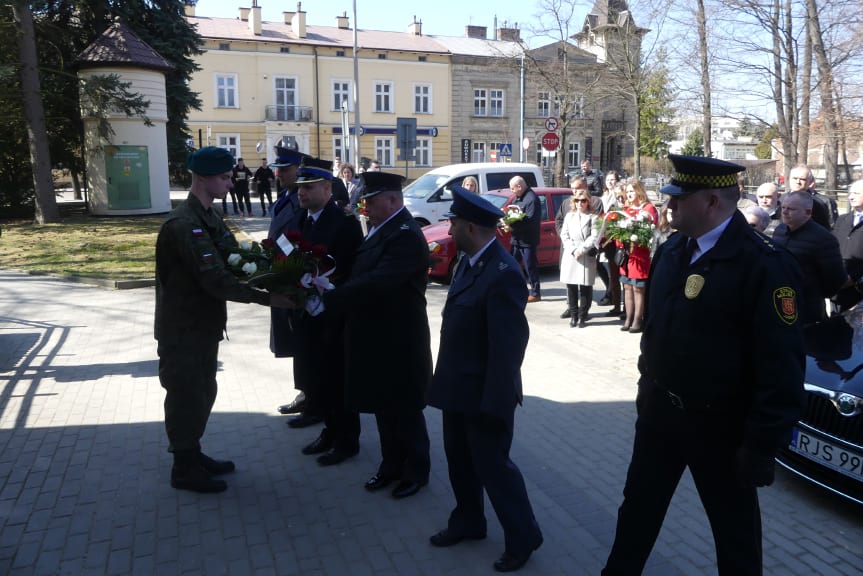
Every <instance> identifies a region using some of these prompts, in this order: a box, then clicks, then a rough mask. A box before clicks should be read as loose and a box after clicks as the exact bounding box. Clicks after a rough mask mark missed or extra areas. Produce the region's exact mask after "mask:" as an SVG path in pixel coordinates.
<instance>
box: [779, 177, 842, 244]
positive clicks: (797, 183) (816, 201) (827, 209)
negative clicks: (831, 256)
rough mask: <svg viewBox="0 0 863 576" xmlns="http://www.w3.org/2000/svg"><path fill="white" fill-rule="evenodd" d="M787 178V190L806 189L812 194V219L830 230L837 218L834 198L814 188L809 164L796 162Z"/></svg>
mask: <svg viewBox="0 0 863 576" xmlns="http://www.w3.org/2000/svg"><path fill="white" fill-rule="evenodd" d="M788 179H789V182H788V190H789V192H798V191H806V192H809V194H811V195H812V219H813V220H815V222H817V223H818V224H821V226H823V227H824V228H826V229H827V230H832V229H833V224H834V223H835V222H836V219H837V218H839V209H838V207H837V206H836V200H834V199H833V198H830V197H829V196H825V195H824V194H821V193H820V192H818V191H817V190H815V175H814V174H812V170H811V169H810V168H809V166H807V165H806V164H798V165H797V166H795V167H794V168H792V169H791V172H790V173H789V176H788Z"/></svg>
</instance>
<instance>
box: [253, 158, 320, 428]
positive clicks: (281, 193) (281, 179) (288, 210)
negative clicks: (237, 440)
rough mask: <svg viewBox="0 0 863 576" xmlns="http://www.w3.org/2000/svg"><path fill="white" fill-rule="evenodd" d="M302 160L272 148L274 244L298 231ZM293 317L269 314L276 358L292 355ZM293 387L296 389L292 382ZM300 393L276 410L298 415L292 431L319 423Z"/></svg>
mask: <svg viewBox="0 0 863 576" xmlns="http://www.w3.org/2000/svg"><path fill="white" fill-rule="evenodd" d="M305 158H311V156H308V155H307V154H303V153H302V152H298V151H296V150H291V149H290V148H283V147H281V146H277V147H276V161H275V162H273V163H272V164H270V168H273V170H274V173H275V175H276V181H277V186H278V192H277V198H276V202H275V203H274V204H273V205H272V206H271V207H270V211H271V212H272V220H270V228H269V231H268V233H267V237H268V238H269V239H271V240H275V239H276V238H278V237H279V236H281V235H282V234H284V233H285V232H289V231H291V230H299V229H300V217H301V216H302V210H301V209H300V200H299V197H298V196H297V185H296V181H297V169H298V168H299V167H300V163H301V162H302V161H303V160H304V159H305ZM296 316H297V312H296V311H294V310H272V311H271V312H270V351H272V353H273V354H274V355H275V356H276V358H290V357H292V356H293V355H294V352H295V349H296V342H295V338H294V331H293V323H294V319H295V318H296ZM295 385H297V383H296V381H295ZM298 390H300V393H299V394H298V395H297V397H296V398H295V399H294V400H293V401H292V402H289V403H288V404H283V405H281V406H279V409H278V410H279V412H280V413H281V414H296V413H299V414H300V415H299V416H297V417H295V418H292V419H291V420H289V421H288V425H289V426H291V427H292V428H303V427H305V426H311V425H312V424H317V423H318V422H320V421H321V420H322V417H320V416H314V415H311V414H305V413H303V410H304V409H305V405H306V403H305V394H304V392H303V390H302V388H298Z"/></svg>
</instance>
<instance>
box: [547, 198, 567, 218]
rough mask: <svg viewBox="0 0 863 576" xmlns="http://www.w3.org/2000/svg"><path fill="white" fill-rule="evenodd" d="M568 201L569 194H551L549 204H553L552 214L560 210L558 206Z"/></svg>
mask: <svg viewBox="0 0 863 576" xmlns="http://www.w3.org/2000/svg"><path fill="white" fill-rule="evenodd" d="M567 200H569V194H552V196H551V202H552V204H554V214H555V215H556V214H557V211H558V210H560V206H561V205H562V204H563V203H564V202H565V201H567Z"/></svg>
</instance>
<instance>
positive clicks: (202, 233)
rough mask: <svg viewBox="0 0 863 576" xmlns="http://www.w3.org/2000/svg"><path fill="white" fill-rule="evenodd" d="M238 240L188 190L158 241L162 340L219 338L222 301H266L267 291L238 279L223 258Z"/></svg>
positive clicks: (223, 314) (159, 333)
mask: <svg viewBox="0 0 863 576" xmlns="http://www.w3.org/2000/svg"><path fill="white" fill-rule="evenodd" d="M236 249H237V240H236V239H235V238H234V235H233V234H231V232H230V230H228V228H227V226H225V223H224V222H223V221H222V218H221V217H220V216H219V215H218V214H217V213H216V212H215V211H214V210H213V209H212V208H207V209H205V208H204V207H203V206H202V205H201V202H200V200H198V198H197V197H195V196H192V195H191V194H189V197H188V198H187V199H186V201H185V202H183V203H182V204H180V205H179V206H177V207H176V208H175V209H174V210H173V211H172V212H171V213H170V214H169V215H168V219H167V220H166V221H165V223H164V224H162V228H161V229H160V230H159V236H158V238H157V239H156V319H155V337H156V340H158V341H159V343H160V344H169V345H170V344H178V343H194V342H195V341H200V342H218V341H219V340H221V339H222V333H223V332H224V330H225V323H226V322H227V317H228V314H227V308H226V306H225V301H226V300H232V301H234V302H246V303H250V302H256V303H258V304H265V305H266V304H269V302H270V295H269V294H267V293H266V292H263V291H260V290H255V289H254V288H251V287H249V286H248V285H247V284H244V283H242V282H240V281H239V280H238V279H237V277H236V276H234V274H233V273H232V272H231V271H229V270H228V269H227V267H226V266H225V261H226V260H227V258H228V256H229V255H230V254H231V252H234V251H235V250H236Z"/></svg>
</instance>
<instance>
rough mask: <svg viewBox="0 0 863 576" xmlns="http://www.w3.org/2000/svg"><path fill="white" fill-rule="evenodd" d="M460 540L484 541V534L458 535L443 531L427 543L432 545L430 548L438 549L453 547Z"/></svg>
mask: <svg viewBox="0 0 863 576" xmlns="http://www.w3.org/2000/svg"><path fill="white" fill-rule="evenodd" d="M462 540H485V532H478V533H476V534H458V533H456V532H453V531H452V530H449V529H445V530H441V531H440V532H438V533H437V534H435V535H433V536H432V537H431V538H429V542H431V543H432V546H437V547H438V548H446V547H447V546H455V545H456V544H458V543H459V542H461V541H462Z"/></svg>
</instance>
